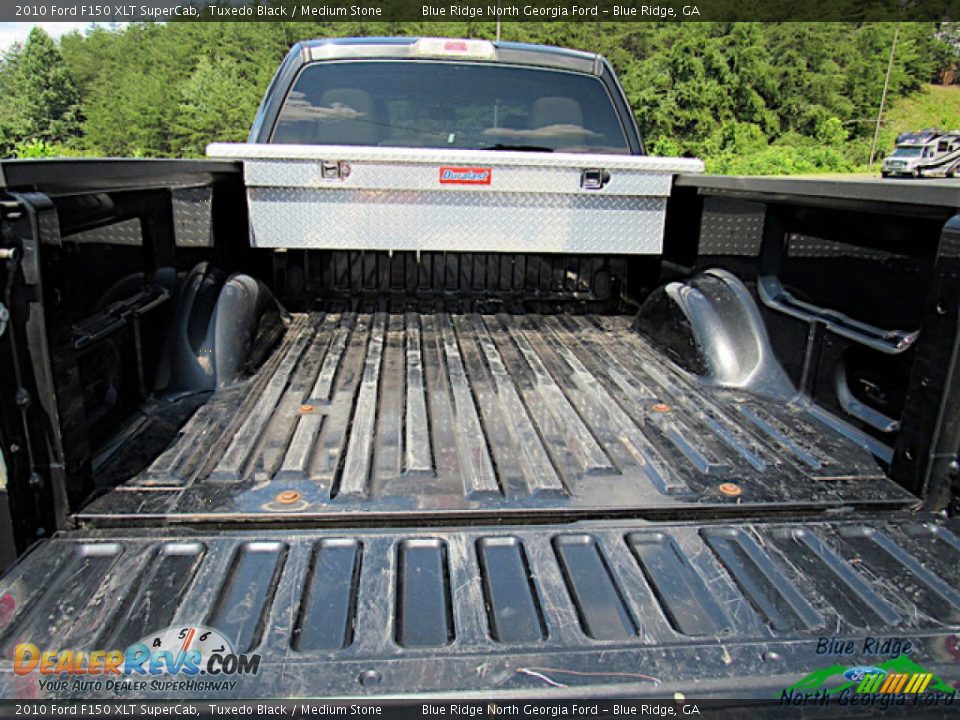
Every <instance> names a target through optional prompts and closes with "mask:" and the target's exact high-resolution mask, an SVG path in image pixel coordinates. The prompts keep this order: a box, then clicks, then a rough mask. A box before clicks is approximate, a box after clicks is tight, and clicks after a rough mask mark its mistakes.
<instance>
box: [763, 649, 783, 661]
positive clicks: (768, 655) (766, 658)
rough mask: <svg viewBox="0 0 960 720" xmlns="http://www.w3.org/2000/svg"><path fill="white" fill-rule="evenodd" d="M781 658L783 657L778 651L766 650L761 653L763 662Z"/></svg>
mask: <svg viewBox="0 0 960 720" xmlns="http://www.w3.org/2000/svg"><path fill="white" fill-rule="evenodd" d="M782 659H783V656H782V655H781V654H780V653H778V652H774V651H773V650H767V651H766V652H765V653H764V654H763V661H764V662H777V660H782Z"/></svg>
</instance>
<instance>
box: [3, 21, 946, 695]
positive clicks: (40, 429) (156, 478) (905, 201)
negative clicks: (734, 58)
mask: <svg viewBox="0 0 960 720" xmlns="http://www.w3.org/2000/svg"><path fill="white" fill-rule="evenodd" d="M208 154H209V155H210V159H208V160H202V161H194V160H182V161H175V160H64V161H7V162H3V163H0V171H2V181H0V185H2V188H0V189H2V198H0V213H2V227H0V231H2V234H0V253H2V254H0V303H2V308H0V309H2V315H0V449H2V458H3V465H2V466H0V474H2V479H3V485H2V488H0V498H2V500H3V502H2V503H0V530H2V533H3V538H2V540H0V546H2V547H3V548H4V549H5V550H8V551H9V554H8V557H7V558H5V565H6V566H7V567H8V568H9V569H8V570H7V572H6V574H5V575H4V576H3V578H2V580H0V693H2V695H3V696H5V697H40V698H44V697H49V698H52V697H89V696H116V695H117V694H118V693H122V692H126V693H127V694H126V695H125V697H130V696H131V695H132V696H137V697H171V696H174V697H183V696H184V694H188V695H190V696H191V697H194V696H195V697H210V698H216V697H221V698H222V697H257V696H271V697H322V696H341V697H343V696H350V697H354V696H356V697H361V696H370V695H378V696H382V695H391V696H398V695H401V696H406V697H412V696H417V695H418V694H422V693H430V694H434V695H437V694H441V695H444V696H454V695H458V694H463V695H471V694H472V695H473V696H477V695H482V696H484V697H503V698H507V697H511V696H521V695H525V696H531V695H539V696H540V697H560V696H564V693H567V694H570V693H574V694H576V695H578V696H584V695H589V696H593V697H603V696H625V695H644V694H646V695H650V696H658V697H673V696H674V694H675V693H682V694H683V695H684V696H686V697H696V696H702V697H706V696H710V697H720V696H728V697H737V698H747V697H752V698H768V699H777V698H780V697H781V694H782V693H783V692H785V691H789V692H794V691H795V690H797V688H798V687H799V688H800V690H802V691H814V690H817V689H820V687H821V685H823V684H824V683H826V684H827V686H829V687H830V688H834V687H836V686H838V685H840V684H842V683H844V682H846V683H848V684H850V683H853V682H860V679H856V678H855V679H854V680H851V678H852V677H853V676H844V672H846V669H847V668H848V667H855V666H861V667H872V668H880V670H877V671H876V672H878V673H892V672H894V670H896V671H897V672H904V673H908V671H909V672H914V671H915V672H916V673H917V674H922V673H929V675H930V676H929V677H928V678H927V683H926V684H923V688H921V687H920V686H921V683H920V682H919V680H918V681H917V682H916V683H913V681H912V680H911V681H910V683H911V685H909V686H908V687H907V689H906V691H910V692H914V693H916V692H920V691H921V690H922V691H924V692H934V691H936V692H941V693H948V692H950V691H951V684H952V683H956V682H957V678H958V677H960V672H958V668H960V665H958V661H960V647H958V642H957V631H958V628H960V590H958V589H957V585H956V568H957V567H958V564H960V524H958V523H957V521H956V520H955V519H954V518H953V517H952V516H953V515H954V514H955V513H956V512H957V510H958V480H957V479H958V476H960V460H958V455H957V453H958V449H960V388H958V382H960V363H958V360H960V358H958V347H960V345H958V343H960V332H958V320H960V251H958V248H960V215H958V212H960V188H958V186H957V185H955V184H950V183H947V182H939V181H933V182H930V183H927V184H924V185H922V186H920V185H917V184H914V183H909V182H899V181H884V182H879V181H876V182H837V181H817V180H790V179H756V178H754V179H751V178H731V177H709V176H704V175H702V174H701V172H702V169H703V168H702V165H701V163H699V161H696V160H693V159H682V158H676V159H671V158H655V157H649V156H646V155H645V154H644V152H643V146H642V143H641V139H640V137H639V134H638V132H637V129H636V126H635V124H634V121H633V117H632V114H631V111H630V108H629V106H628V104H627V102H626V100H625V96H624V93H623V92H622V90H621V88H620V86H619V84H618V82H617V80H616V78H615V76H614V74H613V72H612V70H611V68H610V66H609V64H608V63H607V62H606V61H605V60H604V59H603V58H600V57H598V56H596V55H593V54H589V53H584V52H574V51H567V50H558V49H553V48H544V47H536V46H529V45H519V44H512V43H489V42H484V41H474V40H442V39H435V38H424V39H420V40H409V39H379V38H378V39H355V40H338V41H315V42H306V43H301V44H298V45H297V46H295V47H294V48H293V50H292V51H291V52H290V54H289V55H288V57H287V59H286V60H285V61H284V62H283V64H282V66H281V67H280V70H279V71H278V73H277V75H276V77H275V79H274V80H273V82H272V84H271V85H270V87H269V89H268V91H267V94H266V97H265V99H264V101H263V104H262V106H261V108H260V111H259V113H258V115H257V117H256V120H255V123H254V126H253V129H252V132H251V135H250V141H249V142H248V143H243V144H214V145H212V146H211V147H210V149H209V152H208ZM14 548H16V553H17V554H19V557H14V553H13V549H14ZM14 561H15V562H14ZM835 666H836V667H835ZM825 668H826V670H824V669H825ZM838 668H839V669H838ZM904 668H906V669H904ZM911 668H913V670H911ZM916 668H920V669H919V670H917V669H916ZM864 672H866V671H864ZM78 673H86V676H85V678H84V679H85V680H90V679H91V678H94V677H95V676H96V677H98V678H100V679H102V680H104V684H103V685H102V686H94V685H89V684H88V685H83V686H75V685H73V684H72V680H73V679H75V677H76V676H78ZM817 673H819V674H817ZM861 674H862V673H861ZM834 675H835V676H836V677H832V676H834ZM831 677H832V679H831ZM871 677H873V676H872V675H871ZM909 677H913V676H912V675H911V676H909ZM62 678H68V679H70V680H71V682H70V683H65V684H62V685H60V684H58V683H57V682H55V681H57V680H58V679H62ZM225 678H226V679H229V680H230V682H226V681H225ZM154 681H157V684H154ZM184 682H186V683H193V684H188V685H182V684H178V683H184ZM231 682H232V684H230V683H231ZM871 682H872V680H871ZM110 683H113V684H112V685H111V684H110ZM124 683H126V684H127V685H126V686H124V687H121V686H122V685H123V684H124ZM818 683H819V684H818ZM830 683H833V684H832V685H830ZM791 688H793V690H791ZM901 691H903V688H901Z"/></svg>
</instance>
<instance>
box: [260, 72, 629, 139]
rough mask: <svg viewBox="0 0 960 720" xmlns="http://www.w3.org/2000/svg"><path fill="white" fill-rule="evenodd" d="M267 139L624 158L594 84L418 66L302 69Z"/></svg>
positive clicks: (603, 95) (605, 98)
mask: <svg viewBox="0 0 960 720" xmlns="http://www.w3.org/2000/svg"><path fill="white" fill-rule="evenodd" d="M271 142H274V143H288V144H289V143H297V144H306V145H376V146H382V147H391V146H392V147H416V148H468V149H520V150H523V149H526V150H545V151H553V150H556V151H561V152H598V153H621V154H626V153H629V147H628V145H627V141H626V138H625V136H624V133H623V128H622V127H621V125H620V122H619V119H618V117H617V114H616V111H615V109H614V106H613V103H612V101H611V99H610V96H609V95H608V93H607V91H606V88H605V87H604V86H603V83H602V82H601V81H600V80H599V79H598V78H595V77H591V76H589V75H580V74H577V73H570V72H562V71H555V70H542V69H536V68H521V67H512V66H503V65H494V64H462V63H457V64H454V63H448V62H428V61H422V60H418V61H390V62H377V61H362V62H323V63H315V64H312V65H308V66H307V67H305V68H304V69H303V70H302V71H301V73H300V75H299V77H298V78H297V81H296V82H295V84H294V86H293V89H292V90H291V92H290V94H289V96H288V97H287V99H286V101H285V102H284V105H283V107H282V109H281V111H280V116H279V118H278V120H277V125H276V127H275V129H274V132H273V137H272V139H271Z"/></svg>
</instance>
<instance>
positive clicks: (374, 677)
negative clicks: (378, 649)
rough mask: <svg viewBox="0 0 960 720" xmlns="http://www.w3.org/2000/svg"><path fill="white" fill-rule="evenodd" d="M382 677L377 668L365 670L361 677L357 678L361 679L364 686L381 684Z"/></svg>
mask: <svg viewBox="0 0 960 720" xmlns="http://www.w3.org/2000/svg"><path fill="white" fill-rule="evenodd" d="M382 679H383V678H382V677H381V675H380V673H378V672H377V671H376V670H364V671H363V672H362V673H360V677H358V678H357V680H359V681H360V684H361V685H363V686H364V687H370V686H371V685H379V684H380V680H382Z"/></svg>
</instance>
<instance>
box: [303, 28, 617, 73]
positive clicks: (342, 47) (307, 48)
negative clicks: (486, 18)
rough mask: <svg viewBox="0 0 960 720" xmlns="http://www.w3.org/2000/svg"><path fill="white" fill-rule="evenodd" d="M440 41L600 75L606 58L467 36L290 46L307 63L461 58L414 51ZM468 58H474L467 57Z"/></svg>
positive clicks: (508, 59) (501, 58)
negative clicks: (473, 45) (479, 46)
mask: <svg viewBox="0 0 960 720" xmlns="http://www.w3.org/2000/svg"><path fill="white" fill-rule="evenodd" d="M430 40H441V41H444V42H446V43H451V44H455V43H484V44H485V45H487V46H489V48H491V50H492V52H491V53H490V55H489V56H488V57H486V58H484V59H485V60H488V61H490V62H503V63H509V64H516V65H535V66H540V67H550V68H556V69H564V70H572V71H579V72H587V73H593V74H600V72H601V67H600V65H601V64H603V63H606V60H605V59H604V58H603V57H602V56H601V55H598V54H597V53H591V52H585V51H583V50H570V49H567V48H560V47H554V46H550V45H533V44H530V43H518V42H504V41H499V42H498V41H491V40H476V39H466V38H429V37H345V38H320V39H315V40H304V41H301V42H300V43H298V44H297V45H295V46H294V47H293V49H292V50H291V53H294V52H299V53H301V54H302V56H303V59H304V60H305V61H307V62H309V61H314V60H346V59H355V58H398V59H399V58H403V59H415V58H417V57H429V58H430V59H432V60H437V59H444V57H447V58H449V59H450V60H461V59H464V58H463V56H462V55H460V54H457V53H456V52H455V51H451V52H450V53H449V54H447V55H446V56H444V55H442V54H437V53H431V54H429V55H423V54H420V53H418V52H417V48H418V46H422V44H423V43H424V42H425V41H430ZM469 59H476V58H475V57H470V58H469Z"/></svg>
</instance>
